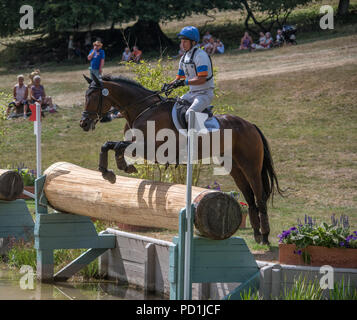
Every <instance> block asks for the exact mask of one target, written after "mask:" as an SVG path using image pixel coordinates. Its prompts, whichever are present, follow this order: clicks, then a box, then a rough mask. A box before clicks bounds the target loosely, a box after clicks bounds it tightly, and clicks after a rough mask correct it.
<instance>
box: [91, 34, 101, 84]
mask: <svg viewBox="0 0 357 320" xmlns="http://www.w3.org/2000/svg"><path fill="white" fill-rule="evenodd" d="M102 47H103V44H102V42H101V41H99V40H97V41H95V42H93V49H92V50H91V51H90V52H89V55H88V60H89V61H90V76H91V78H92V79H93V74H94V75H95V76H96V77H97V78H98V79H100V78H101V77H102V74H103V66H104V60H105V52H104V50H103V49H102Z"/></svg>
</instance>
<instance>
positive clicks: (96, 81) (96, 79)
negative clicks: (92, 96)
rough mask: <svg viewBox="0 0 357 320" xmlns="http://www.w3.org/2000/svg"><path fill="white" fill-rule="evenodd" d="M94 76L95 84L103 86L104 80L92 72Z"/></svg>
mask: <svg viewBox="0 0 357 320" xmlns="http://www.w3.org/2000/svg"><path fill="white" fill-rule="evenodd" d="M92 77H93V80H94V82H95V84H96V85H97V86H98V87H102V86H103V84H102V82H101V81H100V80H99V79H98V78H97V76H96V75H95V74H93V73H92Z"/></svg>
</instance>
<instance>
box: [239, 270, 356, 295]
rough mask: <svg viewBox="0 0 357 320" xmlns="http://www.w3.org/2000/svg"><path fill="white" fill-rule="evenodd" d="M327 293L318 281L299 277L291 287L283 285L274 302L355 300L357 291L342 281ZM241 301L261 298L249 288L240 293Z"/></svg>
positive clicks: (336, 283)
mask: <svg viewBox="0 0 357 320" xmlns="http://www.w3.org/2000/svg"><path fill="white" fill-rule="evenodd" d="M327 293H328V294H326V292H325V290H323V289H322V288H321V286H320V283H319V281H318V279H314V280H313V281H311V280H308V279H306V277H302V276H301V275H300V276H299V277H298V278H297V279H295V280H294V282H293V284H292V285H291V286H287V284H286V283H284V288H283V291H282V293H281V294H280V296H279V297H275V298H274V300H357V289H356V288H353V287H351V286H350V283H349V282H347V283H346V281H344V279H342V280H341V281H339V282H337V281H336V282H334V286H333V289H331V290H328V292H327ZM241 299H242V300H263V297H262V296H261V294H260V293H259V291H256V290H252V289H251V288H249V289H248V290H246V291H244V292H243V293H241Z"/></svg>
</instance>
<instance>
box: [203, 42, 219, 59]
mask: <svg viewBox="0 0 357 320" xmlns="http://www.w3.org/2000/svg"><path fill="white" fill-rule="evenodd" d="M216 47H217V43H215V41H214V38H213V37H211V38H210V39H209V40H208V43H207V44H206V45H205V46H204V50H205V51H206V52H207V53H208V54H209V55H210V56H211V55H213V54H214V53H215V52H216Z"/></svg>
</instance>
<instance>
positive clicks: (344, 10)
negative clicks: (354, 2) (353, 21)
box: [337, 0, 350, 16]
mask: <svg viewBox="0 0 357 320" xmlns="http://www.w3.org/2000/svg"><path fill="white" fill-rule="evenodd" d="M349 6H350V0H340V2H339V3H338V10H337V14H338V15H339V16H344V15H346V14H348V8H349Z"/></svg>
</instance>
